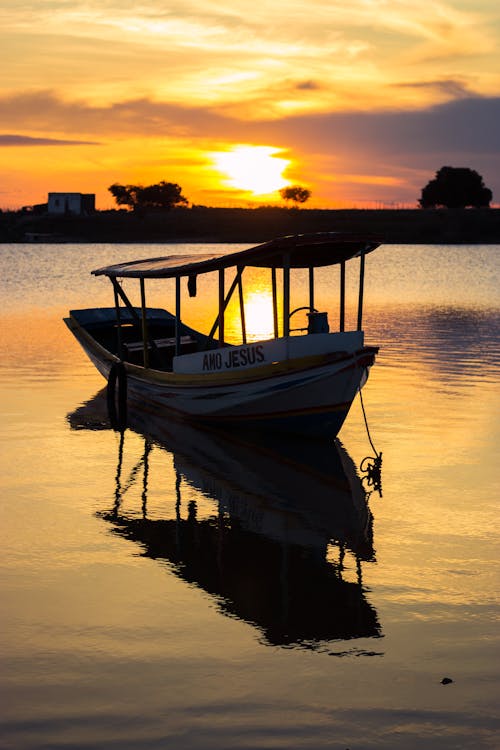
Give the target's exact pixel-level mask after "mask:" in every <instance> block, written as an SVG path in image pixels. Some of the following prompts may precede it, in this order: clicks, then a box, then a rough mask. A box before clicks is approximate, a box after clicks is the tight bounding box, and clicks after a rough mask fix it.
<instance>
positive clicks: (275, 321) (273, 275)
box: [271, 266, 279, 339]
mask: <svg viewBox="0 0 500 750" xmlns="http://www.w3.org/2000/svg"><path fill="white" fill-rule="evenodd" d="M271 284H272V292H273V327H274V338H275V339H277V338H278V336H279V331H278V293H277V287H276V268H275V267H274V266H273V267H272V269H271Z"/></svg>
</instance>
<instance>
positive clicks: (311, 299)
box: [309, 266, 314, 312]
mask: <svg viewBox="0 0 500 750" xmlns="http://www.w3.org/2000/svg"><path fill="white" fill-rule="evenodd" d="M309 308H310V311H311V312H312V311H313V310H314V266H309Z"/></svg>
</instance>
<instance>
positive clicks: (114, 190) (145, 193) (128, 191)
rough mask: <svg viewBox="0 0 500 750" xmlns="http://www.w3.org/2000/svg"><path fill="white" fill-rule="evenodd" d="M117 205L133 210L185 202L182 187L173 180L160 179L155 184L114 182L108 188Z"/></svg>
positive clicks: (183, 203)
mask: <svg viewBox="0 0 500 750" xmlns="http://www.w3.org/2000/svg"><path fill="white" fill-rule="evenodd" d="M108 190H109V192H110V193H111V195H112V196H113V198H114V199H115V201H116V203H117V205H118V206H129V208H132V209H133V210H134V211H137V210H138V209H144V208H163V209H165V210H168V209H169V208H173V207H174V206H179V205H185V204H187V202H188V201H187V198H185V197H184V196H183V195H182V192H181V190H182V188H181V187H180V185H177V184H176V183H174V182H165V181H164V180H162V181H161V182H158V183H157V184H156V185H147V186H146V187H143V186H142V185H119V184H118V183H117V182H115V183H114V184H113V185H111V186H110V187H109V188H108Z"/></svg>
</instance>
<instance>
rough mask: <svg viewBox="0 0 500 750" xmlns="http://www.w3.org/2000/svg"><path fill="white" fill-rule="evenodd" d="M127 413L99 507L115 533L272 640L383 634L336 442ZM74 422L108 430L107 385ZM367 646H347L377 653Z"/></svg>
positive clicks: (351, 482)
mask: <svg viewBox="0 0 500 750" xmlns="http://www.w3.org/2000/svg"><path fill="white" fill-rule="evenodd" d="M128 416H129V423H128V429H127V431H122V432H121V433H120V438H119V440H118V441H117V442H116V447H117V463H116V466H114V467H113V468H112V470H113V475H114V480H115V487H114V492H113V491H111V486H110V492H109V496H108V497H107V498H105V499H103V503H102V506H103V507H102V509H99V510H97V511H96V516H97V517H98V518H99V519H101V520H104V521H105V522H106V523H109V524H110V530H112V532H113V533H114V534H116V535H118V536H120V537H122V538H125V539H127V540H128V541H129V542H133V543H134V544H135V545H138V547H139V549H140V554H141V555H142V556H146V557H149V558H151V559H153V560H156V561H158V562H159V563H167V565H168V570H169V572H170V573H172V574H174V575H175V576H177V577H178V578H179V579H181V580H183V581H186V582H187V583H188V584H189V585H190V586H191V587H192V586H195V587H196V588H198V589H200V590H201V591H204V592H206V593H207V594H208V595H209V596H210V597H211V599H212V601H213V602H214V604H215V606H216V607H217V609H218V611H219V612H221V613H222V614H224V615H226V616H229V617H236V618H238V619H239V620H243V621H245V622H247V623H249V624H250V625H252V626H253V627H255V628H256V629H257V630H258V631H259V632H260V637H261V639H262V640H263V642H264V643H266V644H269V645H273V646H281V647H285V648H290V647H293V648H306V649H308V650H311V649H313V650H323V649H327V650H328V651H331V649H332V648H333V649H335V651H334V652H335V653H337V649H336V647H335V644H334V642H335V641H356V640H358V639H367V638H370V639H372V638H380V637H382V629H381V625H380V623H379V620H378V615H377V612H376V610H375V608H374V606H373V605H372V604H371V603H370V601H369V600H368V599H367V597H366V589H365V588H364V584H363V578H362V576H363V572H364V571H365V570H366V568H367V566H371V565H373V564H374V563H375V562H376V554H375V549H374V542H373V533H374V532H373V524H374V521H373V515H372V512H371V510H370V507H369V505H368V493H367V492H366V490H365V488H364V486H363V482H362V480H361V479H360V477H359V475H358V473H357V471H356V467H355V465H354V462H353V460H352V458H351V457H350V456H349V454H348V453H347V451H346V449H345V448H344V446H343V445H342V444H341V443H340V441H339V440H338V439H336V440H334V441H332V442H331V443H327V442H326V441H323V442H321V443H316V442H314V441H310V440H301V439H300V438H291V437H284V436H281V435H273V434H272V433H267V434H265V435H262V434H261V433H246V432H245V433H244V434H236V435H235V433H234V431H227V430H223V429H213V428H211V427H202V428H200V427H198V426H197V425H193V424H191V423H189V422H186V421H182V422H179V423H175V422H172V421H170V420H165V419H162V418H161V416H156V417H151V418H148V416H147V415H145V414H144V412H143V411H142V410H135V409H133V408H132V409H130V410H129V415H128ZM68 421H69V423H70V425H71V427H72V429H75V430H81V429H86V430H88V429H99V430H105V429H110V427H111V425H110V422H109V419H108V418H107V405H106V395H105V392H104V391H101V392H99V393H98V394H96V396H94V398H93V399H91V400H90V401H89V402H87V403H86V404H84V405H82V406H80V407H78V408H77V409H76V410H75V411H74V412H73V413H71V414H70V415H68ZM131 433H133V434H131ZM138 437H139V438H142V439H139V440H138V439H137V438H138ZM110 470H111V465H110ZM169 477H170V486H169ZM358 643H359V641H358ZM367 646H368V644H367V643H364V642H363V643H362V644H361V645H358V647H356V645H355V644H353V645H352V646H350V647H349V653H357V654H358V655H359V654H361V653H363V654H365V653H373V649H372V648H370V649H369V651H366V650H364V649H365V648H366V647H367ZM345 652H346V650H345V648H341V649H340V653H341V654H343V653H345Z"/></svg>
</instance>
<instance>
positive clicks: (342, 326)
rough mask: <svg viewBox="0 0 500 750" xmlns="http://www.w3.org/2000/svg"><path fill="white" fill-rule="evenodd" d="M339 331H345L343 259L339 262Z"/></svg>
mask: <svg viewBox="0 0 500 750" xmlns="http://www.w3.org/2000/svg"><path fill="white" fill-rule="evenodd" d="M339 331H345V260H343V261H342V262H341V264H340V321H339Z"/></svg>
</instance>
